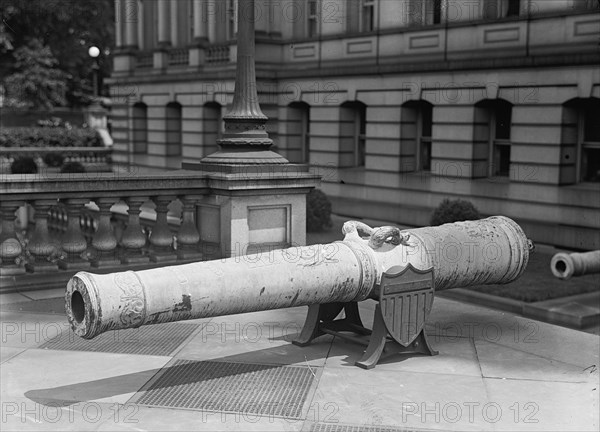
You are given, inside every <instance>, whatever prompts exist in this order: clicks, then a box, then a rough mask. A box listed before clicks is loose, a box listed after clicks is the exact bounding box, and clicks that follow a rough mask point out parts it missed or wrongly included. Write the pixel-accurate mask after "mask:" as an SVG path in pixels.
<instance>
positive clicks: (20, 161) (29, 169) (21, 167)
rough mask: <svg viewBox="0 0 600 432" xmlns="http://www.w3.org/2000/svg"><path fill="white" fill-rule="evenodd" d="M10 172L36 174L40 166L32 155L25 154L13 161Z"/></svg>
mask: <svg viewBox="0 0 600 432" xmlns="http://www.w3.org/2000/svg"><path fill="white" fill-rule="evenodd" d="M10 172H11V173H12V174H36V173H37V172H38V168H37V165H36V163H35V161H34V160H33V158H32V157H30V156H23V157H19V158H16V159H15V160H14V161H13V163H12V164H11V165H10Z"/></svg>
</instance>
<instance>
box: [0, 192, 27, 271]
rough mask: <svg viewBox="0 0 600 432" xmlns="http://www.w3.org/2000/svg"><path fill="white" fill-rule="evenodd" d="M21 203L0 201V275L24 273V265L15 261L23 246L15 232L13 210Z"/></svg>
mask: <svg viewBox="0 0 600 432" xmlns="http://www.w3.org/2000/svg"><path fill="white" fill-rule="evenodd" d="M22 205H23V202H22V201H2V202H1V203H0V217H1V218H2V232H1V233H0V258H1V259H2V263H1V264H0V276H8V275H17V274H23V273H25V267H21V266H20V265H19V264H17V263H16V261H15V260H16V259H17V257H19V255H21V252H22V251H23V248H22V246H21V242H19V240H18V239H17V234H16V232H15V218H16V215H15V212H16V211H17V209H18V208H19V207H21V206H22Z"/></svg>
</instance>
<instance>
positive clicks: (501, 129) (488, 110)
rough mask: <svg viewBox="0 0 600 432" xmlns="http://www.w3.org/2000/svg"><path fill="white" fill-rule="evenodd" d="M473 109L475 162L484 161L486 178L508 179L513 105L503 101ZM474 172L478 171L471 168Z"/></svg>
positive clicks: (487, 102)
mask: <svg viewBox="0 0 600 432" xmlns="http://www.w3.org/2000/svg"><path fill="white" fill-rule="evenodd" d="M475 108H476V111H475V139H474V146H475V148H474V162H481V161H483V160H485V162H486V165H487V176H489V177H493V176H499V177H508V176H509V175H510V150H511V143H510V135H511V126H512V104H511V103H510V102H507V101H505V100H503V99H497V100H485V101H481V102H479V103H478V104H476V105H475ZM483 147H487V151H485V149H484V148H483ZM475 165H476V164H475ZM475 171H479V170H476V169H475V168H474V172H475ZM479 176H481V175H479Z"/></svg>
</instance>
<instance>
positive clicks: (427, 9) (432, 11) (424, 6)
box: [408, 0, 442, 25]
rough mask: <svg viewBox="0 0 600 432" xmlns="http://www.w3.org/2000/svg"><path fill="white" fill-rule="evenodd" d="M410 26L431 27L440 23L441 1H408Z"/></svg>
mask: <svg viewBox="0 0 600 432" xmlns="http://www.w3.org/2000/svg"><path fill="white" fill-rule="evenodd" d="M408 18H409V22H410V24H415V25H431V24H440V23H441V22H442V0H410V2H409V4H408Z"/></svg>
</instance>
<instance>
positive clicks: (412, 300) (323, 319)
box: [292, 264, 438, 369]
mask: <svg viewBox="0 0 600 432" xmlns="http://www.w3.org/2000/svg"><path fill="white" fill-rule="evenodd" d="M433 281H434V279H433V269H429V270H426V271H421V270H417V269H415V268H414V267H413V266H412V265H410V264H409V265H408V266H407V267H405V268H403V267H399V266H398V267H391V268H390V269H388V271H387V272H385V273H383V275H382V278H381V283H380V284H379V285H378V286H377V287H376V288H375V291H374V293H375V297H376V298H377V297H379V303H378V304H377V306H376V307H375V316H374V318H373V327H372V329H368V328H366V327H365V326H364V325H363V323H362V320H361V318H360V313H359V311H358V303H357V302H349V303H328V304H321V305H312V306H309V308H308V315H307V317H306V321H305V323H304V327H303V329H302V332H301V333H300V336H299V337H298V338H297V339H296V340H294V341H292V343H293V344H294V345H298V346H306V345H309V344H310V343H311V342H312V341H313V340H314V339H315V338H318V337H319V336H322V335H325V334H330V335H333V336H338V337H340V338H342V339H345V340H349V341H352V342H356V343H359V344H362V345H366V347H367V349H366V350H365V353H364V354H363V356H362V358H361V359H360V360H359V361H357V362H356V363H355V365H356V366H358V367H361V368H363V369H371V368H374V367H375V366H376V365H377V363H378V362H379V360H381V359H382V358H385V357H388V356H390V355H393V354H399V353H411V354H413V353H417V354H425V355H431V356H433V355H437V354H438V352H437V351H435V350H434V349H433V348H432V347H431V345H430V344H429V342H428V340H427V335H426V334H425V330H424V326H425V322H426V321H427V317H428V316H429V313H430V312H431V307H432V305H433V298H434V288H433V287H434V283H433ZM342 310H343V311H344V318H340V319H336V318H337V317H338V315H339V314H340V312H341V311H342ZM348 333H353V334H348ZM356 335H360V336H370V338H369V339H368V340H365V338H362V337H359V336H356Z"/></svg>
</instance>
